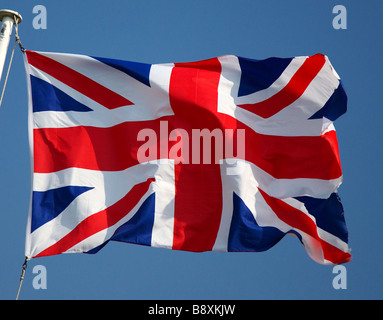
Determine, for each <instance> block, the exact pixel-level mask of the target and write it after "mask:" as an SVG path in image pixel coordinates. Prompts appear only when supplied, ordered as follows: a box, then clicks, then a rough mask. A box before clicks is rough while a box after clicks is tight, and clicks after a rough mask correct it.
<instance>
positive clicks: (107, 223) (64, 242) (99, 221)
mask: <svg viewBox="0 0 383 320" xmlns="http://www.w3.org/2000/svg"><path fill="white" fill-rule="evenodd" d="M153 181H154V179H153V178H150V179H148V180H147V181H145V182H142V183H140V184H137V185H135V186H134V187H133V188H132V189H131V190H130V191H129V192H128V193H127V194H126V195H125V196H124V197H123V198H122V199H121V200H119V201H118V202H116V203H115V204H113V205H112V206H110V207H109V208H107V209H105V210H102V211H100V212H97V213H95V214H93V215H91V216H89V217H88V218H86V219H84V220H83V221H81V222H80V223H79V224H78V225H77V226H76V227H75V228H74V229H73V230H72V231H71V232H69V233H68V234H67V235H66V236H64V237H63V238H61V239H60V240H59V241H57V242H56V243H55V244H53V245H52V246H50V247H48V248H47V249H45V250H43V251H42V252H40V253H39V254H38V255H36V256H35V257H42V256H50V255H54V254H60V253H63V252H65V251H67V250H69V249H70V248H72V247H73V246H75V245H76V244H77V243H80V242H81V241H83V240H85V239H86V238H89V237H90V236H92V235H94V234H96V233H97V232H100V231H102V230H104V229H106V228H109V227H111V226H113V225H114V224H116V223H117V222H118V221H120V220H121V219H122V218H123V217H125V216H126V215H127V214H128V213H129V212H130V211H131V210H132V209H133V208H134V207H135V205H136V204H137V203H138V201H139V200H140V199H141V198H142V196H143V195H144V194H145V193H146V192H147V191H148V189H149V186H150V183H151V182H153Z"/></svg>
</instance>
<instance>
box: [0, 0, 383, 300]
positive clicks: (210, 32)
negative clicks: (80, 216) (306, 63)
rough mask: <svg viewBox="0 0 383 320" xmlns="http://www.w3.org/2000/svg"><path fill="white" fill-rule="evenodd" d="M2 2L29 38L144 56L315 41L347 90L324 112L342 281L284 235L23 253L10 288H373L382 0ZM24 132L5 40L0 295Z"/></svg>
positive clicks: (378, 270)
mask: <svg viewBox="0 0 383 320" xmlns="http://www.w3.org/2000/svg"><path fill="white" fill-rule="evenodd" d="M337 4H343V5H344V6H345V7H346V9H347V29H346V30H335V29H334V28H333V25H332V21H333V18H334V17H335V14H333V13H332V9H333V7H334V6H335V5H337ZM36 5H44V6H45V7H46V9H47V29H45V30H42V29H38V30H36V29H34V28H33V24H32V22H33V19H34V18H35V16H36V15H35V14H33V12H32V10H33V7H34V6H36ZM1 6H2V7H3V8H6V9H12V10H15V11H18V12H19V13H21V14H22V16H23V18H24V20H23V22H22V23H21V24H20V27H19V32H20V37H21V40H22V42H23V45H24V47H25V48H27V49H30V50H39V51H55V52H68V53H80V54H87V55H93V56H100V57H108V58H116V59H123V60H132V61H139V62H147V63H162V62H185V61H196V60H201V59H206V58H211V57H215V56H220V55H224V54H235V55H239V56H243V57H248V58H253V59H262V58H267V57H271V56H279V57H292V56H299V55H312V54H315V53H318V52H320V53H324V54H326V55H328V56H329V58H330V61H331V62H332V64H333V66H334V67H335V69H336V71H337V72H338V74H339V75H340V77H341V78H342V81H343V84H344V87H345V89H346V92H347V94H348V98H349V104H348V112H347V113H346V114H345V115H344V116H342V117H341V118H340V119H338V120H337V121H336V123H335V127H336V129H337V134H338V141H339V148H340V155H341V160H342V167H343V175H344V183H343V184H342V186H341V187H340V189H339V194H340V196H341V198H342V202H343V205H344V209H345V217H346V222H347V225H348V229H349V236H350V242H349V245H350V247H351V249H352V254H353V260H352V261H351V262H350V263H348V264H346V265H345V266H346V270H347V289H345V290H335V289H334V288H333V286H332V281H333V278H334V276H335V274H333V273H332V270H333V269H332V267H331V266H322V265H319V264H317V263H315V262H314V261H312V260H311V259H310V258H309V257H308V255H307V254H306V252H305V250H304V248H303V246H302V245H301V244H300V242H299V241H298V240H297V239H296V238H293V237H285V238H284V239H283V240H282V241H281V242H280V243H278V244H277V245H276V246H275V247H273V248H272V249H270V250H269V251H267V252H264V253H230V254H228V253H220V252H206V253H199V254H196V253H188V252H179V251H170V250H165V249H156V248H148V247H142V246H135V245H129V244H123V243H117V242H112V243H109V244H108V245H107V246H106V247H105V248H103V249H102V250H101V251H100V252H99V253H97V254H96V255H86V254H66V255H60V256H53V257H46V258H37V259H32V260H31V261H29V262H28V268H27V271H26V277H25V280H24V284H23V287H22V291H21V294H20V299H244V300H248V299H382V298H383V254H382V249H383V246H382V240H383V239H382V232H381V230H382V229H381V228H382V224H383V218H382V209H381V205H380V201H379V199H380V198H381V193H382V189H381V181H382V178H383V175H382V169H381V163H383V149H382V145H383V143H382V140H381V137H382V136H383V126H382V125H381V118H380V117H381V116H383V108H382V107H383V106H382V96H381V93H382V91H381V88H380V85H381V79H380V75H381V73H382V71H383V64H382V60H381V57H382V54H383V43H382V39H381V32H382V30H383V21H382V19H381V16H382V11H383V2H382V1H379V0H369V1H359V0H347V1H330V0H322V1H307V0H306V1H303V0H290V1H277V0H273V1H265V0H263V1H258V0H236V1H233V0H230V1H229V0H203V1H201V0H193V1H186V0H145V1H142V0H128V1H117V0H110V1H108V2H107V5H106V4H105V1H95V0H93V1H91V0H82V1H75V0H65V1H36V2H35V1H30V0H19V1H17V2H16V1H14V0H3V1H2V3H1ZM12 39H13V38H12ZM11 45H12V44H11ZM9 56H10V51H9V54H8V58H9ZM3 78H4V76H3ZM3 81H4V79H3V80H2V83H3ZM27 133H28V132H27V88H26V80H25V72H24V65H23V60H22V55H21V53H20V51H19V50H18V49H17V52H16V53H15V57H14V62H13V65H12V70H11V74H10V77H9V81H8V85H7V89H6V93H5V97H4V101H3V105H2V107H1V109H0V150H1V151H0V243H1V246H0V256H1V260H0V299H14V298H15V296H16V292H17V288H18V284H19V277H20V272H21V265H22V263H23V259H24V239H25V227H26V221H27V212H28V205H29V194H30V164H29V147H28V135H27ZM37 265H43V266H44V267H45V268H46V270H47V289H46V290H42V289H40V290H35V289H34V288H33V285H32V281H33V278H34V276H35V275H36V274H33V268H34V267H35V266H37Z"/></svg>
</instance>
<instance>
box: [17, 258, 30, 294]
mask: <svg viewBox="0 0 383 320" xmlns="http://www.w3.org/2000/svg"><path fill="white" fill-rule="evenodd" d="M27 261H28V258H27V257H25V260H24V263H23V267H22V270H21V276H20V284H19V290H17V295H16V300H19V294H20V290H21V286H22V284H23V280H24V275H25V270H26V269H27Z"/></svg>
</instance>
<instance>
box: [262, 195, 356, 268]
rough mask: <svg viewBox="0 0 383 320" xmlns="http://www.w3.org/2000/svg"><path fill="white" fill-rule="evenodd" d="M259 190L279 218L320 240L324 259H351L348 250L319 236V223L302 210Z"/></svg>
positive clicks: (342, 260) (338, 260)
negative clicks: (343, 249) (337, 246)
mask: <svg viewBox="0 0 383 320" xmlns="http://www.w3.org/2000/svg"><path fill="white" fill-rule="evenodd" d="M258 190H259V192H260V193H261V194H262V196H263V198H264V199H265V201H266V203H267V204H268V205H269V206H270V208H271V209H272V210H273V211H274V213H275V214H276V215H277V216H278V218H279V219H281V220H282V221H284V222H285V223H287V224H288V225H289V226H291V227H292V228H295V229H298V230H301V231H303V232H305V233H306V234H308V235H310V236H311V237H313V238H314V239H316V240H318V243H319V244H320V246H321V249H322V252H323V257H324V259H326V260H328V261H331V262H332V263H345V262H348V261H349V260H350V258H351V255H350V254H349V253H348V252H343V251H342V250H340V249H338V248H336V247H334V246H333V245H331V244H329V243H328V242H326V241H324V240H322V239H321V238H320V237H319V235H318V231H317V225H316V224H315V222H314V221H313V220H312V219H311V218H310V217H308V216H307V215H306V214H304V213H303V212H301V211H300V210H298V209H296V208H294V207H292V206H290V205H288V204H287V203H286V202H284V201H282V200H279V199H276V198H273V197H270V196H269V195H268V194H267V193H266V192H264V191H262V190H261V189H259V188H258Z"/></svg>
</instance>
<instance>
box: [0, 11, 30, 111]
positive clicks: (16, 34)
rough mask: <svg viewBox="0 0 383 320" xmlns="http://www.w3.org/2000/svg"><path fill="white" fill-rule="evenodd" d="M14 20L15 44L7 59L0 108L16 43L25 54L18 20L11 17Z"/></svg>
mask: <svg viewBox="0 0 383 320" xmlns="http://www.w3.org/2000/svg"><path fill="white" fill-rule="evenodd" d="M13 18H14V20H15V43H14V44H13V49H12V54H11V58H10V59H9V65H8V70H7V75H6V76H5V80H4V86H3V90H2V92H1V97H0V108H1V104H2V103H3V97H4V92H5V87H6V86H7V81H8V76H9V71H11V65H12V61H13V54H14V53H15V47H16V43H18V45H19V47H20V49H21V51H22V52H23V53H24V52H25V49H24V47H23V45H22V44H21V41H20V37H19V32H18V29H19V28H18V26H19V21H20V20H19V19H18V18H16V16H14V17H13Z"/></svg>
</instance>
